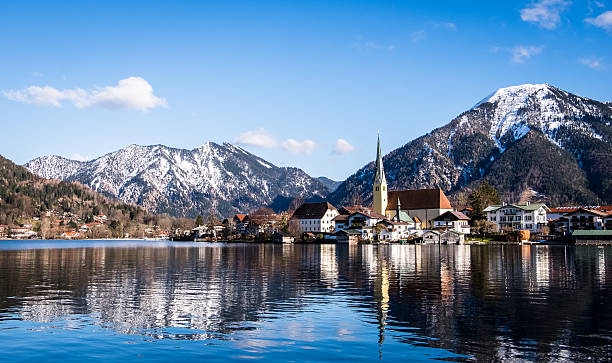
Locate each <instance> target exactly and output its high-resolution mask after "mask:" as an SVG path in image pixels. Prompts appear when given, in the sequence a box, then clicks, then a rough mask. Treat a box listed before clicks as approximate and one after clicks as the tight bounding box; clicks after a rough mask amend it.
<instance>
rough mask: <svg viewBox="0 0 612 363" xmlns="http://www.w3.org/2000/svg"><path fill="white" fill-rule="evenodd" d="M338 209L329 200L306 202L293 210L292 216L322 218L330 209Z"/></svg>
mask: <svg viewBox="0 0 612 363" xmlns="http://www.w3.org/2000/svg"><path fill="white" fill-rule="evenodd" d="M329 209H331V210H337V209H336V207H334V206H333V205H331V204H329V203H328V202H318V203H304V204H302V205H301V206H300V207H299V208H298V209H296V210H295V212H293V217H292V218H297V219H321V218H323V216H324V215H325V213H326V212H327V211H328V210H329Z"/></svg>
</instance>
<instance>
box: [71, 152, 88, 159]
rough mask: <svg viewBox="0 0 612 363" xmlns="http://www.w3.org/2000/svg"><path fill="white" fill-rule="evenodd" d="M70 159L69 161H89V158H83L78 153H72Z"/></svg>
mask: <svg viewBox="0 0 612 363" xmlns="http://www.w3.org/2000/svg"><path fill="white" fill-rule="evenodd" d="M70 159H71V160H76V161H89V160H91V157H89V156H88V155H87V156H84V155H81V154H79V153H74V154H72V155H70Z"/></svg>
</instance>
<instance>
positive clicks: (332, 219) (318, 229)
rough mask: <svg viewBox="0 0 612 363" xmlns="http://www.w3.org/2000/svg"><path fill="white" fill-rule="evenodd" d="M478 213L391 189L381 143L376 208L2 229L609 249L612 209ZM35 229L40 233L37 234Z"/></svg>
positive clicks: (533, 206) (427, 193)
mask: <svg viewBox="0 0 612 363" xmlns="http://www.w3.org/2000/svg"><path fill="white" fill-rule="evenodd" d="M473 212H474V210H473V208H470V207H467V208H464V209H462V210H456V209H455V208H453V206H452V204H451V202H450V201H449V199H448V198H447V196H446V195H445V194H444V192H443V191H442V190H441V189H439V188H429V189H408V190H394V191H392V190H389V189H388V185H387V180H386V176H385V171H384V166H383V161H382V153H381V147H380V138H379V139H378V145H377V155H376V169H375V174H374V181H373V185H372V205H371V206H370V207H366V206H362V205H350V206H342V207H340V208H337V207H335V206H333V205H332V204H330V203H329V202H326V201H319V202H306V203H302V204H301V205H299V206H298V207H297V208H296V209H295V210H292V211H286V212H283V213H275V212H274V211H273V210H271V209H269V208H260V209H258V210H256V211H254V212H252V213H250V214H246V213H245V214H236V215H234V216H233V217H231V218H226V219H224V220H223V221H219V220H217V219H216V218H215V217H214V216H213V215H210V216H209V217H208V219H207V220H206V221H204V218H203V217H201V216H198V218H197V219H196V221H195V226H194V227H193V228H185V226H180V227H176V228H169V227H168V226H166V227H165V228H161V227H160V226H153V227H147V228H143V229H141V230H134V231H131V233H129V232H126V231H124V230H123V229H120V228H119V227H120V226H118V222H117V221H116V220H112V219H109V218H108V217H107V216H106V215H103V214H99V215H92V216H88V217H86V218H85V219H83V218H81V217H79V216H76V215H74V214H71V213H67V212H65V213H63V214H60V213H59V212H57V211H55V210H50V211H47V212H46V213H45V214H44V215H42V216H38V217H34V220H33V223H32V224H27V223H26V224H22V225H18V226H8V225H0V238H5V239H6V238H11V239H35V238H43V239H44V238H60V239H96V238H110V237H112V238H139V239H154V240H174V241H256V242H265V241H268V242H269V241H273V242H276V243H300V242H301V243H348V244H357V243H439V244H463V243H466V242H472V243H474V242H480V243H484V242H518V243H520V242H530V241H543V242H560V243H573V244H610V243H612V241H611V240H612V206H566V207H557V208H549V207H548V206H546V205H545V204H543V203H529V202H526V203H523V204H519V203H515V204H506V203H501V204H499V205H487V206H486V207H485V208H484V209H483V210H482V211H481V212H480V218H478V219H475V218H473V217H474V216H473ZM34 224H35V225H36V227H34Z"/></svg>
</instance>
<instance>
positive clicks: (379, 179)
mask: <svg viewBox="0 0 612 363" xmlns="http://www.w3.org/2000/svg"><path fill="white" fill-rule="evenodd" d="M375 175H376V176H375V177H374V184H376V183H385V184H387V179H386V178H385V166H384V165H383V161H382V153H381V152H380V134H378V146H377V147H376V174H375Z"/></svg>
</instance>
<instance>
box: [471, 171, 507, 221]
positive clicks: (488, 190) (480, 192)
mask: <svg viewBox="0 0 612 363" xmlns="http://www.w3.org/2000/svg"><path fill="white" fill-rule="evenodd" d="M468 200H469V202H470V206H471V207H472V220H475V221H476V220H480V219H485V218H486V215H485V213H484V212H483V210H484V209H485V208H486V207H488V206H490V205H492V204H501V199H500V198H499V194H498V193H497V190H496V189H495V188H493V187H492V186H491V185H490V184H489V183H487V182H486V181H483V182H482V184H480V186H479V187H478V189H476V190H474V191H473V192H472V193H471V194H470V196H469V197H468Z"/></svg>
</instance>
